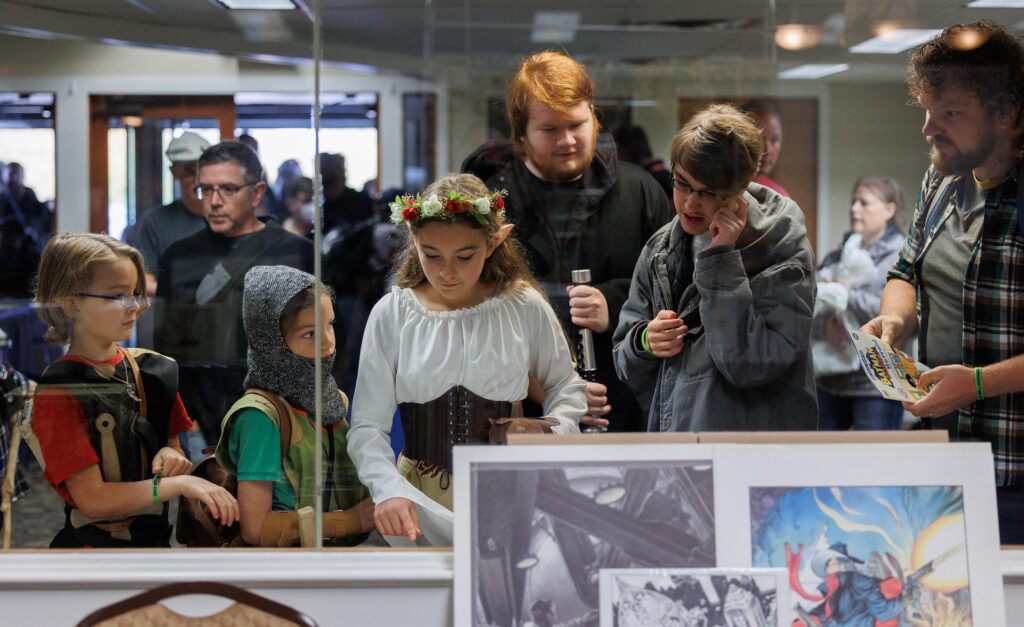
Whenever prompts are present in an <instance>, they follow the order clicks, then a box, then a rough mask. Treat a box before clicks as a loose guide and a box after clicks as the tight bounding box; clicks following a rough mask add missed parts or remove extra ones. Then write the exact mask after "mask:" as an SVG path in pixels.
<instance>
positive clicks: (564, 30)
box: [530, 11, 580, 44]
mask: <svg viewBox="0 0 1024 627" xmlns="http://www.w3.org/2000/svg"><path fill="white" fill-rule="evenodd" d="M579 25H580V13H579V11H537V12H536V13H534V14H533V32H532V33H531V36H530V39H532V40H533V42H534V43H538V44H568V43H572V41H573V40H574V39H576V29H577V28H578V27H579Z"/></svg>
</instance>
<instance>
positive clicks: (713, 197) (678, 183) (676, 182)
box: [672, 176, 728, 202]
mask: <svg viewBox="0 0 1024 627" xmlns="http://www.w3.org/2000/svg"><path fill="white" fill-rule="evenodd" d="M672 186H673V187H675V188H676V189H677V190H678V191H680V192H682V193H683V194H685V195H687V196H690V195H691V194H697V198H699V199H700V200H706V201H710V202H724V201H725V199H726V198H728V196H723V195H721V194H716V193H715V192H713V191H711V190H709V189H696V188H695V187H694V186H693V185H690V184H689V183H687V182H686V181H685V180H683V179H681V178H679V177H678V176H673V177H672Z"/></svg>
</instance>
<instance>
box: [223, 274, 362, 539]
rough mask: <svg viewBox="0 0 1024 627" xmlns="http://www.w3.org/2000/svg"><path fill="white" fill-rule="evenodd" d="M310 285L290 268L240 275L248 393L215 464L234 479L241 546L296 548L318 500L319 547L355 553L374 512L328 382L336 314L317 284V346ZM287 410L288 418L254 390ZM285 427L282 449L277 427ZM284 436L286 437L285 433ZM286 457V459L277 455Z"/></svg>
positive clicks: (229, 422)
mask: <svg viewBox="0 0 1024 627" xmlns="http://www.w3.org/2000/svg"><path fill="white" fill-rule="evenodd" d="M315 284H316V279H315V278H314V277H313V276H312V275H310V274H307V273H305V272H301V271H299V270H295V269H294V268H290V267H287V266H257V267H254V268H252V269H251V270H249V272H248V273H246V275H245V293H244V300H243V304H242V319H243V322H244V325H245V333H246V336H247V337H248V340H249V352H248V368H249V372H248V375H247V376H246V379H245V386H246V389H247V392H246V394H245V395H244V396H243V397H242V398H240V399H239V400H238V402H236V403H235V404H234V405H233V406H232V407H231V409H230V410H228V413H227V414H226V415H225V416H224V420H223V423H222V425H221V428H222V436H221V439H220V443H219V444H218V446H217V459H218V461H219V462H220V463H221V465H223V466H224V467H225V468H227V469H228V470H230V471H232V472H234V473H235V474H236V475H237V476H238V500H239V503H240V506H241V511H242V516H241V528H242V538H243V540H245V542H246V543H247V544H251V545H257V546H293V545H296V544H298V541H299V532H298V515H297V513H296V511H297V510H298V509H300V508H302V507H307V506H312V505H313V504H314V503H315V499H316V498H317V497H318V496H319V498H320V499H321V501H322V503H323V511H324V520H323V529H324V540H325V542H327V543H329V544H335V545H341V546H351V545H354V544H358V543H359V542H361V541H363V540H364V539H365V538H366V534H367V533H368V532H369V531H370V530H372V529H373V503H372V502H371V501H370V500H369V499H368V498H366V497H367V492H366V488H364V487H363V486H362V485H361V484H360V483H359V480H358V478H357V477H356V471H355V467H354V466H353V465H352V462H351V460H349V458H348V453H347V452H346V448H347V434H348V423H347V422H346V418H347V414H348V399H347V398H346V397H345V394H344V393H343V392H341V391H340V390H339V389H338V386H337V384H336V383H335V381H334V378H333V377H332V376H331V366H332V364H333V363H334V358H335V352H334V332H333V330H332V327H331V323H332V322H333V319H334V308H333V305H332V302H331V294H330V292H329V290H328V289H327V288H326V287H324V286H322V285H321V298H320V303H319V307H320V312H321V319H320V324H321V329H322V333H321V339H322V342H321V347H320V349H319V350H318V348H317V346H316V344H315V341H314V338H315V334H314V332H315V314H316V310H315V307H316V306H318V304H317V303H316V300H315V294H314V286H315ZM318 353H319V356H320V358H321V361H322V370H321V372H322V389H323V406H322V414H321V416H320V417H317V416H316V413H315V408H316V404H315V402H316V395H315V378H314V377H315V360H316V357H317V355H318ZM254 388H255V389H260V390H263V391H269V392H271V393H273V394H276V395H278V396H279V397H281V398H283V400H284V401H285V407H286V409H287V413H288V415H287V416H280V415H278V411H277V410H276V409H275V407H274V404H273V403H270V402H268V401H267V399H266V397H265V396H263V395H261V394H260V393H257V392H254V391H252V390H253V389H254ZM282 420H288V421H290V426H291V428H290V431H291V437H290V441H289V442H288V443H287V448H285V447H284V446H282V443H281V428H280V425H281V421H282ZM317 426H319V428H320V429H321V430H322V431H323V447H322V448H323V450H322V456H321V459H322V463H323V464H324V472H323V477H324V485H323V486H322V488H321V489H318V488H317V486H315V485H314V483H313V479H314V471H315V466H314V464H315V463H316V461H317V455H316V449H315V437H316V432H315V431H314V429H316V428H317ZM287 432H288V429H285V433H287ZM282 451H284V454H283V455H282Z"/></svg>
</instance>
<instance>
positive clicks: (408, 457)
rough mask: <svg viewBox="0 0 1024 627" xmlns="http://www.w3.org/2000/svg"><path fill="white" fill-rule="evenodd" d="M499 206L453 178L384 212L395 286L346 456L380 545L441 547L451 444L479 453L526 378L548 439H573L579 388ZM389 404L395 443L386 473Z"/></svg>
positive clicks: (367, 347)
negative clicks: (396, 257)
mask: <svg viewBox="0 0 1024 627" xmlns="http://www.w3.org/2000/svg"><path fill="white" fill-rule="evenodd" d="M502 196H503V194H502V193H501V192H493V193H492V192H491V191H490V190H488V189H487V187H486V186H485V185H484V184H483V183H482V182H481V181H480V179H478V178H477V177H475V176H473V175H471V174H460V175H448V176H446V177H443V178H441V179H439V180H438V181H436V182H435V183H433V184H432V185H430V186H429V187H428V188H427V189H426V190H425V191H424V193H423V195H422V196H417V197H415V198H413V197H408V196H407V197H404V198H398V199H396V200H395V202H393V203H391V209H392V215H391V220H392V222H394V223H396V224H400V225H405V226H406V227H407V228H408V230H409V238H408V241H407V243H406V247H405V251H404V253H403V256H402V259H401V261H400V264H399V267H398V270H397V273H396V282H397V287H395V288H394V289H393V290H392V292H391V293H390V294H387V295H385V296H384V298H382V299H381V300H380V302H378V303H377V305H376V306H375V307H374V308H373V311H372V312H371V313H370V318H369V320H368V321H367V325H366V334H365V335H364V337H363V345H362V351H361V357H360V361H359V378H358V381H357V383H356V391H355V397H354V403H353V412H352V428H351V430H350V431H349V444H348V450H349V454H350V455H351V457H352V459H353V461H354V462H355V463H356V467H357V468H358V470H359V479H360V480H361V481H362V483H363V484H364V485H366V486H367V487H368V488H369V489H370V493H371V496H372V497H373V501H374V503H376V508H375V509H374V521H375V523H376V525H377V529H378V530H379V531H380V532H381V533H382V534H384V535H385V536H405V537H407V538H408V539H409V540H412V541H414V540H415V539H416V537H417V536H418V535H420V533H421V530H422V534H423V535H424V536H425V539H426V540H427V541H428V542H429V543H431V544H435V545H445V544H448V545H450V544H451V520H452V516H451V509H452V477H451V460H452V446H453V445H455V444H463V443H486V442H487V441H488V431H489V428H490V421H489V419H490V418H501V417H508V416H513V415H514V411H515V407H516V404H517V403H518V402H519V401H521V400H523V399H524V398H526V396H527V388H528V386H529V385H530V379H531V375H532V377H533V378H535V380H536V381H537V383H539V387H540V388H541V389H542V390H543V395H544V414H545V417H546V418H547V420H545V421H544V422H545V423H546V424H548V425H550V426H551V430H552V431H554V432H556V433H576V432H578V431H579V428H578V423H579V420H580V418H581V417H582V416H583V415H584V414H585V413H586V409H587V406H586V401H585V397H584V389H585V383H584V381H583V380H582V379H581V378H580V377H579V376H578V375H577V374H576V371H575V369H574V367H573V363H572V359H571V357H570V352H569V345H568V343H567V341H566V339H565V336H564V335H563V333H562V330H561V326H560V325H559V323H558V320H557V319H556V317H555V313H554V311H553V310H552V309H551V306H550V305H549V304H548V302H547V300H546V299H545V298H544V296H542V295H541V292H540V291H539V290H538V288H537V286H536V283H535V281H534V279H533V277H532V274H531V272H530V270H529V268H528V267H527V265H526V262H525V261H524V259H523V257H522V255H521V253H520V252H519V248H518V245H517V244H516V243H515V241H514V240H513V239H512V238H511V237H510V233H511V231H512V225H511V224H505V215H504V210H503V209H504V201H503V198H502ZM396 406H397V407H398V409H399V411H400V412H401V415H402V426H403V430H404V432H405V449H404V451H403V453H402V455H401V456H400V457H399V459H398V463H397V465H396V463H395V461H394V457H393V455H392V452H391V445H390V437H389V429H390V427H391V418H392V415H393V413H394V411H395V407H396ZM525 420H530V419H525ZM424 517H425V518H424ZM421 525H422V526H421Z"/></svg>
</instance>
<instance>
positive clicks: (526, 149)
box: [522, 124, 599, 183]
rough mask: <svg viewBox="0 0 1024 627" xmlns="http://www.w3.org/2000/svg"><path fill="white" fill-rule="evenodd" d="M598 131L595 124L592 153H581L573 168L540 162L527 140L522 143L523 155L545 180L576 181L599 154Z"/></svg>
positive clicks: (591, 140) (591, 146)
mask: <svg viewBox="0 0 1024 627" xmlns="http://www.w3.org/2000/svg"><path fill="white" fill-rule="evenodd" d="M598 132H599V129H598V128H597V125H596V124H595V125H594V134H593V136H592V137H591V139H590V153H589V154H583V155H580V158H579V160H578V161H577V165H576V166H575V167H573V168H571V169H564V168H553V167H549V166H548V165H546V164H542V163H540V162H539V161H538V159H537V158H536V156H535V155H534V154H533V149H532V148H531V147H530V143H529V142H527V141H525V140H523V143H522V148H523V157H525V158H526V159H528V160H529V162H530V163H531V164H532V165H533V167H534V168H535V169H536V170H537V171H538V172H540V174H541V178H542V179H544V180H545V181H550V182H552V183H564V182H566V181H575V180H576V179H578V178H579V177H580V176H581V175H582V174H583V173H584V172H586V171H587V168H589V167H590V164H591V163H592V162H593V161H594V155H596V154H597V135H598Z"/></svg>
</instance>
